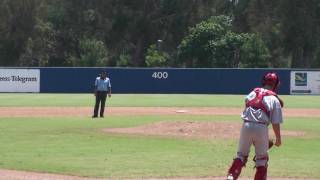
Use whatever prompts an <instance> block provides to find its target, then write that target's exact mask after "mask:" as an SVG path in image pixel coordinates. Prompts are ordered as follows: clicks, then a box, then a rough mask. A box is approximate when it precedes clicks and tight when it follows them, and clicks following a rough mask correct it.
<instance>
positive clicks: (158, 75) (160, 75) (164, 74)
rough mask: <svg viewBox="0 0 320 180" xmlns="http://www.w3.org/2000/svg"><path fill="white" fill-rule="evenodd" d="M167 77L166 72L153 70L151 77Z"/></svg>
mask: <svg viewBox="0 0 320 180" xmlns="http://www.w3.org/2000/svg"><path fill="white" fill-rule="evenodd" d="M168 77H169V74H168V72H153V73H152V78H154V79H167V78H168Z"/></svg>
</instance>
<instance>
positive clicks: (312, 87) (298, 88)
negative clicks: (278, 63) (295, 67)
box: [290, 71, 320, 94]
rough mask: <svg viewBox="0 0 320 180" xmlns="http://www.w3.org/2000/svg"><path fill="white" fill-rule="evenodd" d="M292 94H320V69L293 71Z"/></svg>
mask: <svg viewBox="0 0 320 180" xmlns="http://www.w3.org/2000/svg"><path fill="white" fill-rule="evenodd" d="M290 92H291V94H320V71H291V89H290Z"/></svg>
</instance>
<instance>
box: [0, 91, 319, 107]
mask: <svg viewBox="0 0 320 180" xmlns="http://www.w3.org/2000/svg"><path fill="white" fill-rule="evenodd" d="M244 96H245V95H194V94H113V96H112V97H111V98H110V99H108V105H109V106H128V107H131V106H140V107H143V106H148V107H156V106H160V107H184V106H185V107H242V106H243V98H244ZM280 98H282V99H283V100H284V102H285V107H288V108H320V96H288V95H284V96H282V95H280ZM93 104H94V96H93V94H35V93H17V94H14V93H0V107H4V106H10V107H17V106H19V107H21V106H26V107H33V106H37V107H39V106H41V107H43V106H63V107H65V106H72V107H77V106H79V107H81V106H92V105H93Z"/></svg>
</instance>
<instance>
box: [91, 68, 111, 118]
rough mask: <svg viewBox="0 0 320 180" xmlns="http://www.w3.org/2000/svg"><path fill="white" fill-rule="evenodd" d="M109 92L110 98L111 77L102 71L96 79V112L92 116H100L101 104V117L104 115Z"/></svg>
mask: <svg viewBox="0 0 320 180" xmlns="http://www.w3.org/2000/svg"><path fill="white" fill-rule="evenodd" d="M107 94H108V96H109V98H110V97H111V83H110V79H109V78H108V77H107V72H106V71H102V72H101V74H100V76H99V77H97V78H96V81H95V83H94V95H95V96H96V104H95V106H94V113H93V116H92V118H96V117H98V111H99V104H100V105H101V107H100V117H103V114H104V107H105V104H106V99H107Z"/></svg>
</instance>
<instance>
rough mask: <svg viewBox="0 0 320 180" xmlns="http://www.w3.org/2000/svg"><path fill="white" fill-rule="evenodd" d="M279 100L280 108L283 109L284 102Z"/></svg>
mask: <svg viewBox="0 0 320 180" xmlns="http://www.w3.org/2000/svg"><path fill="white" fill-rule="evenodd" d="M278 99H279V102H280V104H281V107H283V106H284V102H283V100H282V99H280V98H278Z"/></svg>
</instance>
